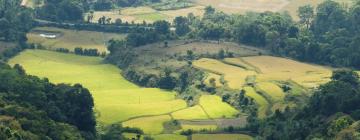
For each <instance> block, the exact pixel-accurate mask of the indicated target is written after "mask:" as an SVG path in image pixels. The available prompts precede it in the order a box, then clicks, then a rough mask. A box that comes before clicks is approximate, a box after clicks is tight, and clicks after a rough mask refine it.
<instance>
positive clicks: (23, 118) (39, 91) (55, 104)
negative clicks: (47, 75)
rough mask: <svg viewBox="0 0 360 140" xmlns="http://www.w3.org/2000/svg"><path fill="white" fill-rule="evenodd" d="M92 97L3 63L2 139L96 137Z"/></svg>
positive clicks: (0, 94)
mask: <svg viewBox="0 0 360 140" xmlns="http://www.w3.org/2000/svg"><path fill="white" fill-rule="evenodd" d="M93 107H94V103H93V98H92V96H91V94H90V93H89V91H88V90H87V89H85V88H83V87H82V86H81V85H80V84H76V85H74V86H70V85H66V84H58V85H55V84H52V83H50V82H49V81H48V80H47V79H39V78H38V77H35V76H30V75H26V74H25V71H24V70H23V69H22V67H21V66H19V65H15V68H10V66H8V65H7V64H3V63H0V122H1V123H0V139H2V140H6V139H34V140H35V139H67V140H71V139H72V140H79V139H85V138H86V139H94V137H95V125H96V122H95V117H94V115H93Z"/></svg>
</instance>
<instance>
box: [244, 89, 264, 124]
mask: <svg viewBox="0 0 360 140" xmlns="http://www.w3.org/2000/svg"><path fill="white" fill-rule="evenodd" d="M243 89H244V90H245V92H246V94H245V95H246V96H248V97H251V98H253V99H254V100H255V101H256V103H257V105H258V106H259V109H258V116H259V118H265V117H266V116H267V111H268V108H269V107H270V104H269V102H268V101H267V100H266V99H265V98H264V97H263V96H261V95H260V94H258V93H257V92H256V91H255V89H254V88H252V87H244V88H243Z"/></svg>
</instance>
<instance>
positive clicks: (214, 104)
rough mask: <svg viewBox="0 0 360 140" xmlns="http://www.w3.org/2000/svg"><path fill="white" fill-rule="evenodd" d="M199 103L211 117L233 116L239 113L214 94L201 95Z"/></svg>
mask: <svg viewBox="0 0 360 140" xmlns="http://www.w3.org/2000/svg"><path fill="white" fill-rule="evenodd" d="M199 104H200V106H201V107H202V108H203V109H204V111H205V113H206V114H207V115H208V116H209V118H212V119H215V118H233V117H235V116H236V115H237V114H238V113H239V112H238V111H237V110H236V109H235V108H233V107H231V106H230V105H229V104H227V103H225V102H222V101H221V98H220V97H219V96H216V95H202V96H201V97H200V102H199Z"/></svg>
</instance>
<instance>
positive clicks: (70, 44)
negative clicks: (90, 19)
mask: <svg viewBox="0 0 360 140" xmlns="http://www.w3.org/2000/svg"><path fill="white" fill-rule="evenodd" d="M125 36H126V35H125V34H115V33H103V32H95V31H77V30H67V29H60V28H53V27H38V28H35V29H33V30H32V31H31V32H30V33H28V34H27V38H28V43H30V44H32V43H33V44H40V45H42V46H43V47H46V48H47V49H50V50H55V49H57V48H66V49H69V50H70V51H72V52H73V51H74V48H76V47H81V48H84V49H98V51H99V52H100V53H101V52H107V49H106V43H107V42H108V41H109V40H111V39H124V38H125Z"/></svg>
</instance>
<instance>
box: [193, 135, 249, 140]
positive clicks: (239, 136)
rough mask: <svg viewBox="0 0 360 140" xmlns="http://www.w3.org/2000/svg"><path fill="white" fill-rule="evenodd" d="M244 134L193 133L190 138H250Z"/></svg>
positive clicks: (214, 139) (239, 139) (232, 139)
mask: <svg viewBox="0 0 360 140" xmlns="http://www.w3.org/2000/svg"><path fill="white" fill-rule="evenodd" d="M252 139H253V138H252V137H251V136H248V135H244V134H194V135H192V140H252Z"/></svg>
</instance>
